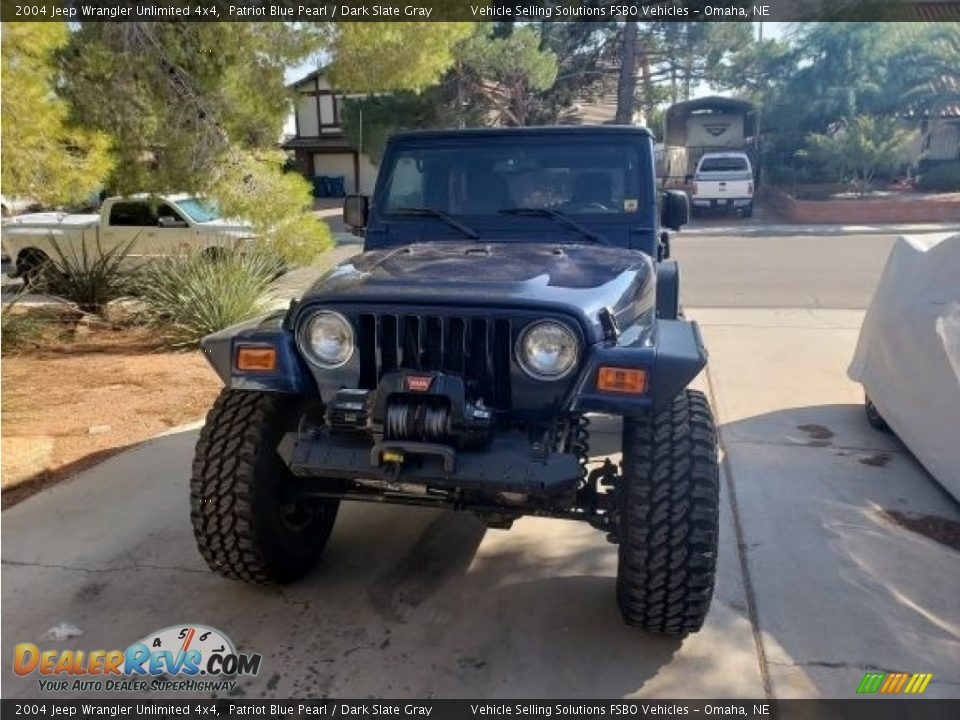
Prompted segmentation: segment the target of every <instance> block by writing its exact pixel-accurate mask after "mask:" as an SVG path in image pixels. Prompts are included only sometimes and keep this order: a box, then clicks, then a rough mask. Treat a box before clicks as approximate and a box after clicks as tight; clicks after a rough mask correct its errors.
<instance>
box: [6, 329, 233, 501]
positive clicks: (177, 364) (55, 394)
mask: <svg viewBox="0 0 960 720" xmlns="http://www.w3.org/2000/svg"><path fill="white" fill-rule="evenodd" d="M2 381H3V385H2V388H3V406H2V431H3V438H2V450H3V453H2V460H0V466H2V477H3V494H2V504H3V507H4V508H6V507H9V506H11V505H13V504H16V503H17V502H20V501H21V500H23V499H25V498H27V497H29V496H30V495H32V494H34V493H36V492H37V491H39V490H40V489H42V488H43V487H45V486H47V485H49V484H50V483H52V482H57V481H60V480H63V479H64V478H67V477H70V476H71V475H73V474H75V473H77V472H79V471H80V470H83V469H84V468H87V467H89V466H90V465H93V464H94V463H96V462H98V461H100V460H103V459H104V458H105V457H107V456H109V455H111V454H113V453H116V452H118V451H119V450H122V449H124V448H127V447H130V446H131V445H135V444H136V443H139V442H141V441H143V440H145V439H147V438H149V437H152V436H154V435H157V434H158V433H162V432H164V431H165V430H168V429H170V428H173V427H176V426H178V425H183V424H185V423H188V422H192V421H196V420H200V419H202V418H203V416H204V415H205V414H206V412H207V410H208V408H209V407H210V405H211V404H212V403H213V400H214V398H215V397H216V395H217V393H218V392H219V390H220V382H219V380H218V378H217V376H216V374H215V373H214V372H213V370H212V369H211V368H210V366H209V365H208V364H207V362H206V360H204V358H203V357H202V356H201V354H200V352H199V351H189V352H170V351H168V350H165V349H163V348H161V347H159V346H158V344H157V342H156V339H155V337H153V335H152V333H151V332H150V331H149V330H145V329H142V328H140V329H125V330H110V329H99V330H95V331H93V332H91V333H90V334H89V335H87V336H86V337H83V338H82V339H77V340H74V341H72V342H65V343H62V344H60V345H53V346H47V347H44V348H42V349H36V350H31V351H27V352H24V353H21V354H18V355H13V356H11V355H6V356H5V357H4V358H3V362H2Z"/></svg>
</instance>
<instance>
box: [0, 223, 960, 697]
mask: <svg viewBox="0 0 960 720" xmlns="http://www.w3.org/2000/svg"><path fill="white" fill-rule="evenodd" d="M891 242H892V238H891V237H890V236H885V235H869V234H857V235H850V236H817V235H809V234H804V235H794V236H762V235H756V236H749V237H731V236H730V235H726V234H724V235H707V234H703V233H692V234H690V235H687V236H684V235H683V234H681V235H680V236H679V237H677V238H675V240H674V245H673V247H674V251H675V256H676V257H677V258H678V259H679V260H680V262H681V265H682V273H683V281H682V287H683V295H684V299H685V302H686V304H687V307H688V313H689V315H690V316H691V317H692V318H693V319H696V320H698V321H699V322H700V323H701V325H702V329H703V332H704V337H705V341H706V344H707V346H708V348H709V350H710V353H711V358H710V366H709V369H708V371H706V372H704V373H702V374H701V375H700V377H699V378H698V379H697V381H696V383H695V384H696V385H697V386H698V387H700V388H701V389H703V390H705V391H706V392H707V393H708V394H709V396H710V398H711V402H712V404H713V406H714V410H715V412H716V413H717V416H718V422H719V428H720V439H721V450H722V455H723V466H722V470H723V478H722V481H723V501H722V508H721V545H720V554H719V573H718V578H717V589H716V595H715V600H714V604H713V607H712V609H711V612H710V615H709V617H708V619H707V623H706V626H705V628H704V629H703V631H701V632H700V633H699V634H696V635H692V636H689V637H687V638H684V639H676V638H662V637H653V636H650V635H647V634H645V633H643V632H639V631H635V630H631V629H628V628H626V627H624V626H623V625H622V624H621V622H620V619H619V615H618V613H617V610H616V605H615V601H614V579H615V573H616V548H615V547H614V546H612V545H610V544H608V543H607V542H606V540H605V538H604V536H603V535H602V534H601V533H599V532H597V531H594V530H592V529H591V528H589V527H585V526H581V525H578V524H573V523H568V522H564V521H556V520H544V519H523V520H521V521H519V522H518V523H517V524H516V525H515V526H514V529H513V530H511V531H509V532H504V531H498V530H485V529H484V528H483V527H482V526H481V525H480V524H479V523H477V522H475V521H474V520H473V519H472V518H470V517H467V516H459V515H454V514H450V513H443V512H436V511H432V510H415V509H407V508H395V507H386V506H382V507H381V506H346V507H344V508H343V509H342V511H341V514H340V517H339V519H338V521H337V524H336V527H335V529H334V533H333V537H332V540H331V543H330V545H329V547H328V548H327V551H326V552H325V554H324V556H323V558H322V560H321V562H320V563H319V565H318V566H317V568H316V570H315V571H314V572H312V573H311V574H310V575H309V576H308V577H307V578H305V579H304V580H303V581H301V582H299V583H297V584H295V585H292V586H289V587H286V588H283V589H275V588H251V587H246V586H243V585H239V584H236V583H232V582H228V581H226V580H222V579H220V578H219V577H216V576H214V575H212V574H211V573H209V572H208V571H207V570H206V568H205V566H204V565H203V563H202V561H201V559H200V558H199V556H198V555H197V553H196V550H195V548H194V544H193V538H192V534H191V531H190V524H189V515H188V497H187V481H188V475H189V466H190V459H191V452H192V445H193V443H194V442H195V439H196V429H195V428H186V429H181V430H179V431H177V432H174V433H172V434H170V435H167V436H165V437H162V438H159V439H157V440H154V441H152V442H149V443H145V444H143V445H141V446H139V447H137V448H135V449H132V450H130V451H128V452H126V453H123V454H121V455H119V456H116V457H114V458H112V459H110V460H108V461H106V462H104V463H102V464H101V465H98V466H97V467H95V468H92V469H91V470H89V471H87V472H85V473H83V474H82V475H80V476H78V477H76V478H75V479H73V480H71V481H69V482H66V483H63V484H61V485H59V486H57V487H54V488H51V489H50V490H47V491H45V492H43V493H40V494H39V495H36V496H34V497H32V498H30V499H29V500H27V501H26V502H24V503H22V504H20V505H18V506H15V507H13V508H11V509H9V510H6V511H4V512H3V514H2V540H3V543H2V557H3V568H2V581H3V582H2V597H3V628H4V633H3V638H2V643H0V645H2V647H0V652H2V657H3V658H6V660H5V661H4V663H3V670H2V681H3V689H4V697H29V696H38V695H40V692H39V691H38V685H37V678H36V676H31V677H17V676H15V675H14V674H13V673H12V670H11V664H10V658H11V657H12V652H13V646H14V645H15V644H16V643H18V642H25V641H29V642H38V641H39V640H40V638H41V637H42V636H44V634H45V633H48V632H49V631H50V630H51V629H53V628H55V627H57V626H60V625H62V624H67V625H69V626H71V627H72V628H74V629H76V631H78V632H79V633H82V634H80V635H77V636H76V637H72V638H70V639H69V640H67V641H65V642H61V643H55V642H52V641H47V642H46V645H45V647H46V646H49V647H54V646H57V645H59V646H61V647H74V648H85V649H101V648H122V647H126V645H127V644H129V643H131V642H133V641H135V640H137V639H139V638H141V637H144V636H145V635H147V633H149V632H151V631H152V630H157V629H160V628H164V627H167V626H171V625H179V624H184V623H204V624H208V625H212V626H214V627H217V628H219V629H221V630H222V631H224V632H225V633H226V634H227V635H228V636H230V637H231V638H232V639H233V641H234V642H235V643H236V645H237V646H238V647H239V648H240V649H241V650H243V651H246V652H260V653H263V655H264V666H263V670H262V672H261V673H260V674H259V675H258V676H256V677H254V678H247V679H244V680H241V681H240V685H239V687H238V689H237V690H236V691H234V694H235V696H237V697H243V696H249V697H261V696H268V697H270V696H272V697H290V696H312V697H319V696H330V697H366V696H377V697H380V696H393V697H424V696H432V697H482V698H494V697H553V698H562V697H567V698H586V697H620V696H623V697H647V698H649V697H658V698H666V697H678V698H682V697H688V698H692V697H700V698H722V697H731V698H734V697H750V698H756V697H764V696H766V697H776V698H787V697H810V696H822V697H853V696H854V695H855V689H856V687H857V685H858V684H859V682H860V680H861V678H862V677H863V675H864V673H865V672H867V671H888V672H893V671H902V672H932V673H933V674H934V678H933V681H932V682H931V684H930V685H929V686H928V689H927V691H926V695H927V696H929V697H954V698H956V697H960V606H958V603H957V598H958V597H960V553H957V552H956V551H954V550H951V549H949V548H947V547H945V546H943V545H941V544H939V543H937V542H935V541H933V540H931V539H929V538H927V537H925V536H922V535H919V534H916V533H913V532H911V531H909V530H906V529H904V528H902V527H900V526H898V525H896V524H894V523H892V522H891V521H890V520H889V516H888V515H887V511H889V510H896V511H899V512H903V513H907V514H913V515H926V516H936V517H941V518H946V519H948V520H952V521H960V509H958V505H957V503H956V502H955V501H954V500H952V499H951V498H949V497H948V496H947V495H946V493H945V492H944V491H943V490H942V489H941V488H940V487H939V486H938V485H937V484H936V483H935V482H934V481H933V480H932V479H931V478H930V477H929V476H928V475H927V474H926V473H925V472H924V470H923V469H922V468H921V467H920V466H919V465H918V464H917V462H916V461H915V460H914V459H913V458H912V456H911V455H910V454H909V452H908V451H907V450H906V449H905V448H904V447H903V446H902V445H900V444H899V443H898V441H897V440H896V438H894V437H893V436H890V435H886V434H881V433H878V432H876V431H874V430H873V429H871V428H870V427H869V426H868V425H867V424H866V422H865V420H864V418H863V412H862V404H861V402H862V394H861V390H860V388H859V387H858V386H856V385H855V384H853V383H851V382H850V381H849V380H847V379H846V375H845V371H846V366H847V363H848V362H849V360H850V357H851V356H852V353H853V348H854V345H855V343H856V338H857V333H858V330H859V327H860V323H861V321H862V317H863V310H862V308H864V307H865V306H866V304H867V303H868V301H869V297H870V294H871V293H872V290H873V287H874V286H875V284H876V282H877V279H878V276H879V272H880V269H881V268H882V265H883V262H884V259H885V257H886V253H887V251H888V249H889V247H890V244H891ZM337 252H341V253H344V254H348V253H349V252H350V248H347V247H341V248H339V249H338V250H337ZM307 275H309V273H305V274H303V276H302V277H300V278H299V281H303V282H306V281H307V280H308V279H309V278H308V277H306V276H307ZM291 287H292V285H291ZM617 431H618V429H617V424H616V423H615V422H611V421H609V420H604V419H602V418H598V419H596V420H595V422H594V434H593V438H592V449H593V453H594V455H595V457H596V460H597V461H599V460H600V459H601V458H602V457H604V456H610V457H613V458H614V459H617V458H618V455H617V450H618V447H617V446H618V441H619V436H618V434H617ZM48 637H49V635H48ZM77 694H80V695H83V694H86V695H95V694H96V693H77ZM118 695H119V696H131V695H130V694H129V693H118Z"/></svg>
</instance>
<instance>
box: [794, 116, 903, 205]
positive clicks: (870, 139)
mask: <svg viewBox="0 0 960 720" xmlns="http://www.w3.org/2000/svg"><path fill="white" fill-rule="evenodd" d="M915 134H916V133H915V132H914V131H912V130H909V129H907V128H905V127H903V125H902V123H901V121H900V120H899V119H898V118H884V117H874V116H872V115H858V116H857V117H855V118H852V119H848V120H845V121H844V122H843V123H842V124H841V125H840V126H838V127H836V128H834V129H833V132H831V133H829V134H825V135H820V134H816V133H811V134H810V135H808V136H807V145H806V148H805V149H804V150H801V151H799V152H798V156H799V157H801V158H807V157H809V158H810V159H811V160H813V161H814V162H815V163H819V164H821V165H822V166H823V167H825V168H827V169H828V170H829V171H830V172H832V173H835V175H836V177H838V178H840V179H842V180H845V181H847V182H849V183H850V184H851V185H852V186H853V188H854V190H855V191H856V192H857V194H858V195H863V194H865V193H866V192H867V191H868V190H869V189H870V184H871V182H872V181H873V178H874V176H876V175H879V174H882V173H884V172H888V171H890V170H891V169H892V168H894V167H896V165H898V164H899V163H900V162H902V161H903V160H904V159H905V155H906V151H907V148H908V147H909V146H910V144H911V143H912V142H913V140H914V137H915Z"/></svg>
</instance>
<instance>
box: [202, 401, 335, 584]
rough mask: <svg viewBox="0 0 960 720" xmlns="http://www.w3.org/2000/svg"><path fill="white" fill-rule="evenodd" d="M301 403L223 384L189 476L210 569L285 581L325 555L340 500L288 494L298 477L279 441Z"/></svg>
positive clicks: (253, 578)
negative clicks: (310, 499)
mask: <svg viewBox="0 0 960 720" xmlns="http://www.w3.org/2000/svg"><path fill="white" fill-rule="evenodd" d="M296 419H297V413H296V407H295V403H294V402H293V401H292V400H290V399H288V398H287V397H285V396H281V395H277V394H274V393H260V392H244V391H239V390H223V391H222V392H221V393H220V397H218V398H217V401H216V402H215V403H214V405H213V409H211V410H210V413H209V414H208V415H207V421H206V424H205V425H204V427H203V430H201V432H200V439H199V441H198V442H197V448H196V454H195V455H194V460H193V476H192V478H191V480H190V519H191V521H192V523H193V533H194V536H195V537H196V540H197V547H198V548H199V550H200V554H201V555H203V559H204V560H206V561H207V565H209V566H210V568H211V569H212V570H215V571H216V572H218V573H220V574H221V575H223V576H225V577H228V578H231V579H234V580H243V581H244V582H248V583H259V584H274V583H287V582H291V581H293V580H296V579H297V578H299V577H301V576H302V575H304V574H305V573H306V572H307V571H308V570H309V569H310V568H311V567H312V566H313V564H314V562H315V561H316V559H317V557H318V556H319V555H320V553H321V551H322V550H323V548H324V546H325V545H326V544H327V540H328V538H329V537H330V531H331V530H332V529H333V522H334V520H335V519H336V517H337V508H338V506H339V504H340V503H339V501H338V500H321V501H313V502H306V501H303V500H299V501H295V500H292V499H290V498H285V497H284V493H283V490H284V485H285V484H286V483H287V482H295V481H296V478H294V476H293V475H292V473H291V472H290V470H289V469H288V468H287V466H286V464H285V463H284V462H283V460H282V459H281V458H280V456H279V454H278V453H277V449H276V448H277V444H278V443H279V442H280V439H281V438H282V437H283V434H284V433H285V432H287V431H288V430H289V429H291V428H290V423H291V421H292V422H293V423H295V422H296Z"/></svg>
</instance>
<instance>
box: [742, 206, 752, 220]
mask: <svg viewBox="0 0 960 720" xmlns="http://www.w3.org/2000/svg"><path fill="white" fill-rule="evenodd" d="M743 217H745V218H752V217H753V203H750V204H749V205H747V206H746V207H745V208H744V209H743Z"/></svg>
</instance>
